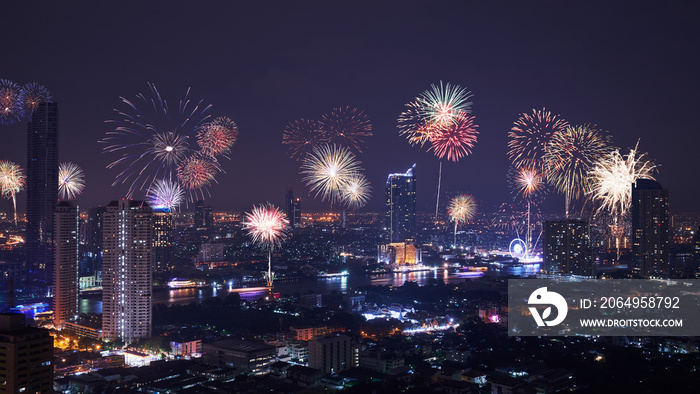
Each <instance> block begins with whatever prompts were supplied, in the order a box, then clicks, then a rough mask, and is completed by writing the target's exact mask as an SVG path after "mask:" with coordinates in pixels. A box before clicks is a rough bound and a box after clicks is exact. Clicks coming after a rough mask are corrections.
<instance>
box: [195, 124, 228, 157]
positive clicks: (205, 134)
mask: <svg viewBox="0 0 700 394" xmlns="http://www.w3.org/2000/svg"><path fill="white" fill-rule="evenodd" d="M237 140H238V126H236V123H235V122H234V121H232V120H231V119H229V118H227V117H224V116H222V117H219V118H216V119H214V120H213V121H211V122H209V123H207V124H205V125H203V126H202V127H200V128H199V132H198V133H197V143H198V144H199V147H200V149H201V150H202V153H204V154H205V155H209V156H217V155H227V154H228V153H229V152H230V151H231V147H232V146H233V144H235V143H236V141H237Z"/></svg>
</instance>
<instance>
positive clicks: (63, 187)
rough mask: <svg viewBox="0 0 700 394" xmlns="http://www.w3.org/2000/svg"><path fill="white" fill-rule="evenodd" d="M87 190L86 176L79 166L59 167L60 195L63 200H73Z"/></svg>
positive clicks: (62, 165)
mask: <svg viewBox="0 0 700 394" xmlns="http://www.w3.org/2000/svg"><path fill="white" fill-rule="evenodd" d="M84 188H85V174H84V173H83V170H82V169H81V168H80V167H78V165H77V164H74V163H71V162H66V163H61V164H59V165H58V195H59V197H60V198H61V199H62V200H73V199H74V198H76V197H77V196H78V195H79V194H80V193H82V192H83V189H84Z"/></svg>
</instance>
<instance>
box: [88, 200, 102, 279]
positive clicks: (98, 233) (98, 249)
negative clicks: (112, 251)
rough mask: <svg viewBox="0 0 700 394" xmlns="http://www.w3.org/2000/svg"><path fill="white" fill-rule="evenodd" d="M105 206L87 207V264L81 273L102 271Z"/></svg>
mask: <svg viewBox="0 0 700 394" xmlns="http://www.w3.org/2000/svg"><path fill="white" fill-rule="evenodd" d="M105 212H107V207H103V206H98V207H93V208H90V209H88V218H87V231H86V238H87V262H88V263H87V264H86V267H85V271H84V272H82V274H94V273H95V272H97V271H102V231H103V218H104V214H105Z"/></svg>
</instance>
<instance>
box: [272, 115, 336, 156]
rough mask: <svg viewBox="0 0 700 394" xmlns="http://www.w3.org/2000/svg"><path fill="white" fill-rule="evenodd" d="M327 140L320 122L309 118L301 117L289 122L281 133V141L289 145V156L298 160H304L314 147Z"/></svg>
mask: <svg viewBox="0 0 700 394" xmlns="http://www.w3.org/2000/svg"><path fill="white" fill-rule="evenodd" d="M327 142H328V139H327V137H326V135H325V133H324V132H323V130H322V129H321V124H320V123H319V122H317V121H315V120H311V119H306V118H301V119H297V120H295V121H293V122H289V124H288V125H287V127H285V128H284V132H283V133H282V143H283V144H285V145H289V156H290V157H291V158H292V159H296V160H298V161H299V160H305V159H306V156H307V155H308V154H309V153H311V152H313V150H314V149H315V148H317V147H318V146H320V145H322V144H325V143H327Z"/></svg>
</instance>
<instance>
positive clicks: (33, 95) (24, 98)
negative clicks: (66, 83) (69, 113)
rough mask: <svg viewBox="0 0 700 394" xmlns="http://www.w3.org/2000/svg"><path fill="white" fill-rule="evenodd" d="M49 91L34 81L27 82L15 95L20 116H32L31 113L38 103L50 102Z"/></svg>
mask: <svg viewBox="0 0 700 394" xmlns="http://www.w3.org/2000/svg"><path fill="white" fill-rule="evenodd" d="M51 100H52V99H51V93H49V91H48V90H47V89H46V88H45V87H44V86H42V85H39V84H38V83H36V82H31V83H28V84H26V85H24V86H22V88H21V89H20V91H19V96H18V97H17V103H18V106H19V108H20V111H21V116H22V117H24V116H27V117H30V116H32V113H33V112H34V111H36V109H37V108H38V107H39V104H40V103H50V102H51Z"/></svg>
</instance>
